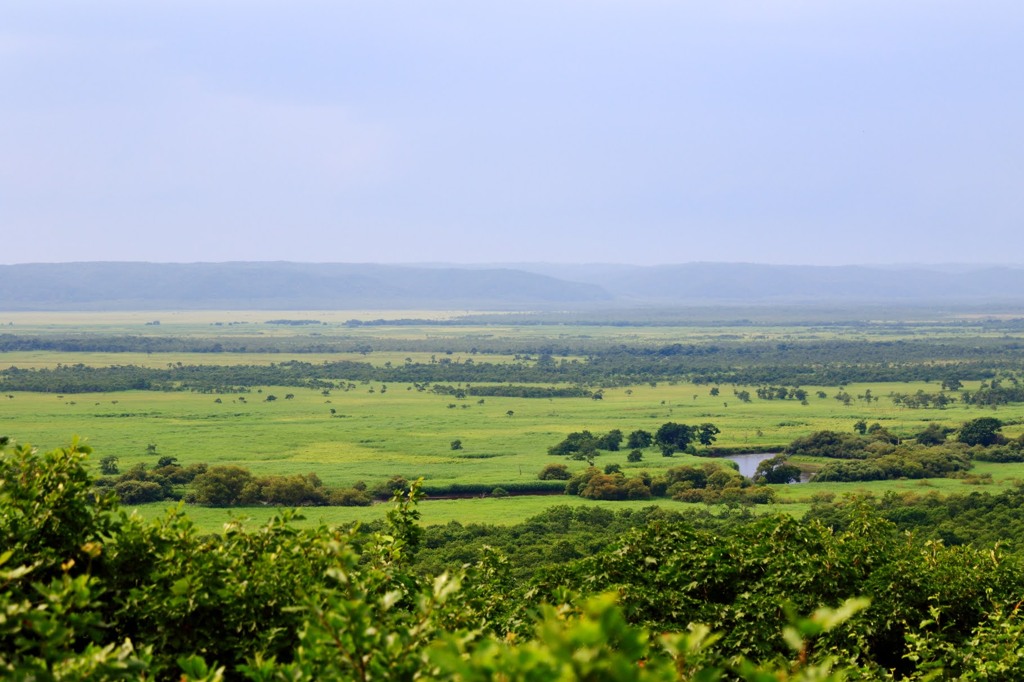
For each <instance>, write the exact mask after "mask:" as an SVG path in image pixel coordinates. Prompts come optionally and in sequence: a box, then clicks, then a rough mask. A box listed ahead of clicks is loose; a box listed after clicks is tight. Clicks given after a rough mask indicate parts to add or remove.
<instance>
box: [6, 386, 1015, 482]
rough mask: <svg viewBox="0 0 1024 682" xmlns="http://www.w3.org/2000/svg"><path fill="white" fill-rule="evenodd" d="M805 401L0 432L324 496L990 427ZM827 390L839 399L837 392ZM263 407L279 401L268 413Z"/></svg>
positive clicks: (117, 413) (141, 415) (254, 411)
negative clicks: (687, 428)
mask: <svg viewBox="0 0 1024 682" xmlns="http://www.w3.org/2000/svg"><path fill="white" fill-rule="evenodd" d="M919 388H922V389H926V390H935V389H934V386H929V385H926V384H920V385H918V384H912V383H911V384H896V385H888V384H872V385H867V384H866V385H851V386H847V387H846V391H847V392H848V393H850V394H851V395H858V394H863V393H864V392H865V390H867V389H871V391H872V393H873V394H874V395H876V396H885V395H887V394H888V393H889V392H890V391H892V390H898V391H901V392H910V393H912V392H914V391H916V390H918V389H919ZM808 390H810V391H811V393H812V396H811V397H810V398H809V399H808V404H807V405H801V404H800V403H799V402H797V401H795V400H784V401H783V400H759V399H757V398H754V399H753V400H751V402H749V403H743V402H741V401H739V400H737V399H736V398H735V397H734V396H732V395H731V391H730V389H729V388H727V387H723V388H722V389H721V395H719V396H718V397H712V396H711V395H709V388H708V387H707V386H696V385H693V384H685V383H680V384H676V385H670V384H667V383H666V384H659V385H657V386H655V387H651V386H649V385H647V384H644V385H638V386H632V387H626V388H614V389H608V390H606V391H605V392H604V399H603V400H592V399H590V398H550V399H548V398H540V399H538V398H507V397H486V398H476V397H473V396H470V397H469V398H466V399H456V398H453V397H451V396H448V395H437V394H434V393H432V392H430V391H417V390H414V389H413V388H412V386H410V385H402V384H393V385H386V386H385V385H382V384H369V383H368V384H359V385H357V387H356V388H355V389H352V390H350V391H342V390H334V391H331V392H330V395H327V396H324V395H322V393H321V392H320V391H317V390H312V389H297V388H288V387H263V388H259V389H256V390H254V391H252V392H250V393H239V394H233V395H210V394H199V393H187V392H153V391H125V392H118V393H102V394H91V393H85V394H75V395H54V394H42V393H15V394H10V395H12V396H13V397H7V396H0V425H2V426H0V429H2V430H3V431H4V432H6V433H11V434H14V435H16V436H19V437H23V436H21V434H29V435H30V436H31V440H32V441H33V442H34V443H35V444H37V445H39V446H40V447H44V448H50V447H56V446H58V445H60V444H62V443H64V442H66V441H67V440H68V439H69V437H70V436H71V435H74V434H77V435H81V436H83V437H86V438H87V439H88V442H89V443H90V444H91V445H92V446H93V447H94V448H95V449H96V451H97V452H99V453H103V454H104V455H114V456H116V457H118V458H120V460H121V465H122V467H126V466H131V465H133V464H136V463H139V462H143V463H147V464H151V463H153V461H154V459H155V458H154V456H153V454H147V446H148V445H150V444H154V445H156V446H157V453H158V454H160V455H169V456H174V457H177V458H178V459H179V460H180V461H181V462H182V463H183V464H189V463H193V462H208V463H210V464H233V465H240V466H246V467H249V468H250V469H252V470H253V472H255V473H258V474H283V473H296V472H309V471H315V472H316V473H317V474H318V475H320V476H321V478H323V480H324V481H325V482H326V483H328V484H331V485H342V484H352V483H354V482H356V481H357V480H364V481H367V482H372V481H377V480H382V479H385V478H387V477H389V476H391V475H403V476H406V477H408V478H416V477H420V476H422V477H424V478H426V479H427V480H428V481H434V482H438V483H471V482H482V483H493V484H494V485H501V484H505V483H512V482H518V481H526V480H533V479H534V478H535V477H536V473H537V471H539V469H540V468H541V467H542V466H543V465H544V464H546V463H548V462H551V461H562V459H561V458H555V457H552V456H550V455H548V454H547V448H548V447H549V446H551V445H554V444H555V443H557V442H558V441H560V440H561V439H562V438H564V437H565V436H566V435H567V434H568V433H570V432H572V431H579V430H582V429H588V430H590V431H592V432H594V433H602V432H606V431H609V430H611V429H620V430H622V431H623V432H624V433H627V434H628V433H629V432H630V431H633V430H635V429H646V430H648V431H652V432H653V431H655V430H657V428H658V427H659V426H660V425H661V424H663V423H665V422H668V421H675V422H682V423H687V424H695V423H703V422H711V423H714V424H715V425H717V426H718V427H719V428H720V429H721V431H722V433H721V434H720V435H719V439H718V442H717V443H716V445H718V446H721V447H723V448H738V449H743V450H746V451H751V452H756V451H764V452H769V451H775V450H778V449H780V448H782V447H783V446H784V445H785V444H787V443H789V442H790V441H792V440H793V439H794V438H797V437H800V436H805V435H807V434H809V433H812V432H814V431H818V430H821V429H832V430H837V431H850V430H851V429H852V426H853V424H854V422H856V421H857V420H860V419H864V420H867V421H869V422H878V423H880V424H882V425H883V426H885V427H886V428H887V429H888V430H890V431H892V432H893V433H896V434H899V435H903V436H910V435H911V434H913V433H916V432H917V431H920V430H921V429H923V428H924V426H925V425H927V424H928V423H929V422H932V421H938V422H940V423H943V424H948V425H950V426H956V425H958V424H960V423H962V422H964V421H966V420H968V419H971V418H974V417H977V416H981V415H988V414H993V412H992V411H991V410H983V409H980V408H976V407H968V406H962V405H954V406H950V407H947V408H946V409H944V410H937V409H907V408H899V407H896V406H894V405H892V403H891V401H890V400H889V399H888V398H885V397H880V398H879V400H878V401H876V402H872V403H871V404H870V405H867V404H864V403H862V402H860V401H855V402H854V404H852V405H850V406H848V407H845V406H843V405H842V403H840V402H839V401H838V400H836V399H834V398H832V397H826V398H817V397H814V395H813V393H814V391H816V390H817V389H816V388H815V387H808ZM821 390H823V391H826V393H828V392H831V393H833V394H834V393H835V390H836V389H826V388H822V389H821ZM289 395H291V396H294V397H292V398H287V397H286V396H289ZM270 396H274V397H275V398H276V399H275V400H272V401H268V400H267V398H268V397H270ZM218 400H219V401H220V402H217V401H218ZM332 410H333V413H332ZM509 411H511V412H512V415H511V416H510V415H509V414H508V412H509ZM994 414H997V415H998V416H999V417H1000V418H1002V419H1003V420H1004V421H1010V422H1015V421H1020V420H1021V418H1022V417H1024V406H1006V407H1003V408H1001V409H1000V410H998V411H997V412H995V413H994ZM1020 430H1021V426H1020V425H1019V424H1014V425H1011V426H1009V427H1007V429H1006V433H1007V435H1010V436H1014V435H1017V433H1018V432H1019V431H1020ZM456 439H458V440H461V441H462V445H463V448H462V449H461V450H452V449H451V447H450V444H451V442H452V441H453V440H456ZM625 456H626V452H625V451H620V452H608V453H603V454H602V455H601V456H600V457H599V458H598V460H597V463H598V464H600V465H602V466H603V465H604V464H608V463H612V462H615V463H618V464H621V465H622V466H623V467H624V469H640V468H643V469H658V468H663V467H667V466H676V465H678V464H680V463H683V462H686V461H688V456H686V455H676V456H674V457H671V458H665V457H662V456H661V455H660V454H659V453H658V452H657V450H656V449H653V448H651V449H649V450H648V451H647V452H646V453H645V456H644V461H642V462H640V463H636V464H632V463H627V462H626V459H625ZM574 464H575V465H576V466H585V465H584V464H583V463H574Z"/></svg>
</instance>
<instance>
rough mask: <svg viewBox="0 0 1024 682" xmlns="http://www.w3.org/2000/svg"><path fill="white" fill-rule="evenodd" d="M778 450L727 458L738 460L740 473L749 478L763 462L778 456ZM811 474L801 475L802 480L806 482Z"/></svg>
mask: <svg viewBox="0 0 1024 682" xmlns="http://www.w3.org/2000/svg"><path fill="white" fill-rule="evenodd" d="M777 454H779V453H777V452H751V453H748V454H745V455H729V456H728V457H726V459H729V460H732V461H733V462H736V464H737V465H739V467H740V473H741V474H743V475H744V476H746V477H747V478H753V477H754V473H755V472H756V471H757V467H758V465H759V464H761V462H763V461H765V460H766V459H771V458H772V457H774V456H776V455H777ZM808 478H809V476H808V474H801V475H800V482H801V483H806V482H807V480H808Z"/></svg>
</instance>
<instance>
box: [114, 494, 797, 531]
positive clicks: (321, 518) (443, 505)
mask: <svg viewBox="0 0 1024 682" xmlns="http://www.w3.org/2000/svg"><path fill="white" fill-rule="evenodd" d="M557 505H570V506H581V507H594V506H598V507H604V508H606V509H609V510H611V511H615V510H619V509H634V510H635V509H643V508H644V507H650V506H652V505H654V506H660V507H663V508H665V509H669V510H672V511H677V512H679V513H681V514H683V515H686V514H688V513H696V512H701V513H703V512H705V511H707V510H711V511H712V512H713V513H724V512H725V511H726V510H725V508H724V507H719V506H709V505H703V504H692V503H685V502H676V501H674V500H668V499H656V500H634V501H620V502H609V501H600V500H588V499H585V498H582V497H568V496H560V495H522V496H510V497H484V498H465V499H457V500H426V501H424V502H421V503H420V504H419V505H418V506H417V509H418V510H419V511H420V513H421V515H422V516H421V523H423V524H424V525H442V524H446V523H449V522H451V521H457V522H459V523H462V524H471V523H481V524H491V525H498V526H509V525H514V524H518V523H523V522H524V521H526V520H528V519H530V518H532V517H534V516H537V515H538V514H541V513H543V512H544V511H545V510H547V509H549V508H550V507H553V506H557ZM809 506H810V505H808V504H799V503H798V504H772V505H757V506H754V507H750V509H751V511H753V512H754V513H757V514H788V515H793V516H802V515H803V514H804V513H806V511H807V509H808V508H809ZM176 507H177V505H176V504H169V503H154V504H146V505H140V506H138V507H134V510H135V511H136V512H137V513H138V514H139V515H140V516H142V517H143V518H146V519H155V518H159V517H161V516H163V515H164V514H166V513H168V510H169V509H172V508H176ZM389 508H390V503H379V504H374V505H372V506H370V507H306V508H303V509H300V510H299V512H300V514H301V515H302V516H303V517H304V518H303V519H301V520H297V521H295V525H296V526H297V527H311V526H317V525H320V524H324V525H327V526H332V527H334V526H347V525H350V524H352V523H355V522H360V523H368V522H371V521H378V520H382V519H383V518H384V515H385V514H386V513H387V511H388V509H389ZM181 509H182V511H183V513H184V514H185V515H186V516H187V517H188V518H189V519H190V520H191V521H192V522H193V523H194V524H195V525H196V527H197V528H198V529H199V530H200V531H201V532H205V533H219V532H222V531H223V530H224V526H225V524H227V523H230V522H232V521H233V520H237V519H245V524H246V525H262V524H264V523H266V522H267V521H269V520H270V519H271V518H272V517H273V516H275V515H276V514H279V513H280V511H281V510H280V509H275V508H271V507H244V508H234V509H218V508H211V507H196V506H192V505H181Z"/></svg>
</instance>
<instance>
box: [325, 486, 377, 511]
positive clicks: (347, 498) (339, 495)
mask: <svg viewBox="0 0 1024 682" xmlns="http://www.w3.org/2000/svg"><path fill="white" fill-rule="evenodd" d="M327 504H329V505H331V506H334V507H369V506H370V505H371V504H373V498H372V497H370V494H369V493H368V492H366V491H365V490H359V489H357V488H335V489H333V490H331V491H330V492H329V493H328V494H327Z"/></svg>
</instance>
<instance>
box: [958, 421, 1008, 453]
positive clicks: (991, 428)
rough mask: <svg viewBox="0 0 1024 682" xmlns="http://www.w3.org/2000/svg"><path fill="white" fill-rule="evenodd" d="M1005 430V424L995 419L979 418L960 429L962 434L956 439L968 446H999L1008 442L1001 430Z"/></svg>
mask: <svg viewBox="0 0 1024 682" xmlns="http://www.w3.org/2000/svg"><path fill="white" fill-rule="evenodd" d="M1001 428H1003V422H1001V421H999V420H998V419H996V418H995V417H979V418H977V419H972V420H971V421H969V422H966V423H965V424H964V425H963V426H961V427H960V433H958V434H957V437H956V439H957V440H958V441H960V442H961V443H966V444H967V445H985V446H988V445H998V444H999V443H1004V442H1006V438H1005V437H1004V436H1003V434H1001V433H999V430H1000V429H1001Z"/></svg>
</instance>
